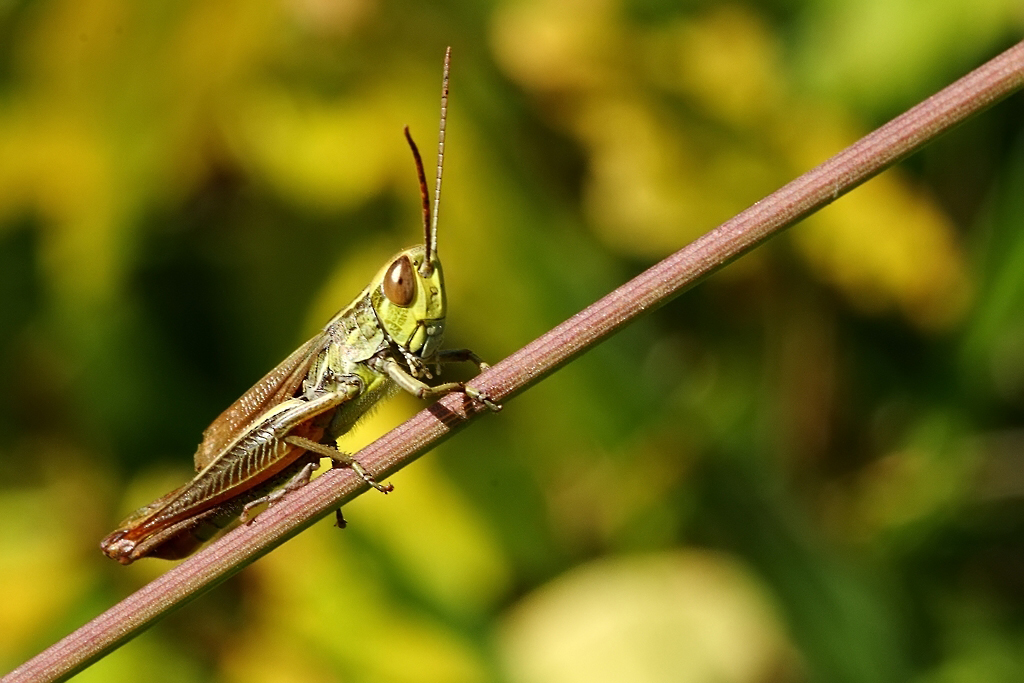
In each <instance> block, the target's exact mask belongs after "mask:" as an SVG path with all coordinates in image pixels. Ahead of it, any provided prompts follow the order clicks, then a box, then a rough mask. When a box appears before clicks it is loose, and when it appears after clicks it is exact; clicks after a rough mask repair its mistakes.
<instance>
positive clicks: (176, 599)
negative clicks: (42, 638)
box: [3, 42, 1024, 683]
mask: <svg viewBox="0 0 1024 683" xmlns="http://www.w3.org/2000/svg"><path fill="white" fill-rule="evenodd" d="M1022 86H1024V42H1022V43H1018V44H1017V45H1015V46H1014V47H1012V48H1010V49H1009V50H1007V51H1006V52H1004V53H1003V54H1001V55H999V56H998V57H996V58H995V59H993V60H991V61H990V62H988V63H986V64H985V65H984V66H982V67H980V68H979V69H977V70H975V71H973V72H971V73H970V74H968V75H967V76H965V77H964V78H961V79H960V80H959V81H957V82H956V83H954V84H953V85H951V86H949V87H947V88H945V89H944V90H942V91H940V92H939V93H937V94H935V95H933V96H932V97H929V98H928V99H927V100H925V101H924V102H922V103H921V104H919V105H917V106H916V107H914V108H913V109H911V110H909V111H908V112H906V113H905V114H903V115H901V116H899V117H897V118H896V119H894V120H892V121H890V122H889V123H887V124H886V125H884V126H882V127H881V128H879V129H878V130H876V131H875V132H873V133H871V134H870V135H868V136H867V137H864V138H862V139H861V140H860V141H859V142H857V143H856V144H854V145H852V146H851V147H848V148H847V149H845V150H843V151H842V152H840V153H839V154H837V155H836V156H834V157H832V158H831V159H829V160H828V161H826V162H825V163H823V164H821V165H820V166H818V167H817V168H815V169H813V170H811V171H808V172H807V173H805V174H804V175H802V176H800V177H799V178H797V179H796V180H794V181H793V182H791V183H789V184H788V185H786V186H785V187H783V188H782V189H780V190H779V191H777V192H775V193H774V194H772V195H770V196H769V197H767V198H765V199H763V200H762V201H760V202H758V203H756V204H754V205H753V206H751V207H750V208H749V209H747V210H746V211H744V212H742V213H740V214H739V215H737V216H736V217H735V218H733V219H732V220H730V221H727V222H726V223H723V224H722V225H720V226H719V227H717V228H716V229H714V230H712V231H711V232H709V233H707V234H706V235H704V236H703V237H701V238H700V239H698V240H696V241H695V242H693V243H691V244H689V245H687V246H686V247H684V248H683V249H681V250H679V251H678V252H676V253H675V254H673V255H672V256H670V257H668V258H667V259H665V260H664V261H662V262H661V263H659V264H657V265H655V266H654V267H653V268H651V269H649V270H647V271H646V272H644V273H642V274H641V275H639V276H637V277H636V278H634V279H633V280H631V281H630V282H627V283H626V284H625V285H623V286H622V287H619V288H618V289H617V290H615V291H614V292H612V293H611V294H609V295H608V296H606V297H604V298H603V299H601V300H600V301H598V302H596V303H594V304H593V305H591V306H589V307H588V308H586V309H585V310H583V311H581V312H579V313H577V314H576V315H574V316H573V317H572V318H570V319H569V320H567V321H565V322H564V323H562V324H561V325H559V326H558V327H556V328H555V329H553V330H551V331H550V332H548V333H547V334H545V335H543V336H541V337H540V338H538V339H536V340H535V341H533V342H532V343H530V344H528V345H527V346H526V347H524V348H522V349H521V350H519V351H517V352H516V353H514V354H512V355H511V356H509V357H508V358H506V359H505V360H503V361H502V362H501V363H499V364H497V365H496V366H494V367H493V368H491V369H490V370H488V371H487V372H485V373H483V374H482V375H480V376H479V377H478V378H477V379H475V380H474V381H473V382H471V384H472V385H473V386H474V387H475V388H477V389H479V390H481V391H483V392H485V393H486V394H488V395H489V396H490V397H491V398H492V399H494V400H495V401H502V400H505V399H507V398H509V397H510V396H512V395H513V394H515V393H517V392H519V391H522V390H523V389H524V388H526V387H527V386H529V385H530V384H532V383H533V382H536V381H537V380H539V379H541V378H542V377H544V376H545V375H547V374H548V373H550V372H552V371H554V370H555V369H556V368H557V367H558V366H559V365H561V364H562V363H565V362H567V361H569V360H570V359H572V358H573V357H574V356H576V355H577V354H579V353H582V352H583V351H585V350H586V349H588V348H590V347H591V346H593V345H594V344H596V343H597V342H599V341H601V340H602V339H604V338H605V337H607V336H608V335H610V334H612V333H613V332H615V331H616V330H617V329H619V328H620V327H622V326H623V325H625V324H626V323H628V322H629V321H631V320H633V319H634V318H636V317H637V316H639V315H641V314H642V313H644V312H646V311H649V310H651V309H653V308H656V307H658V306H660V305H662V304H664V303H665V302H667V301H668V300H669V299H671V298H672V297H673V296H675V295H677V294H679V293H680V292H681V291H682V290H683V289H685V288H686V287H688V286H690V285H692V284H694V283H695V282H697V281H698V280H700V279H701V278H703V277H705V276H706V275H708V274H710V273H712V272H714V271H715V270H717V269H718V268H720V267H722V266H723V265H724V264H726V263H728V262H729V261H731V260H733V259H735V258H737V257H738V256H740V255H741V254H743V253H745V252H747V251H748V250H750V249H752V248H753V247H755V246H757V245H758V244H760V243H761V242H763V241H764V240H766V239H768V238H769V237H771V236H772V235H775V234H776V233H778V232H780V231H781V230H783V229H784V228H786V227H788V226H790V225H792V224H793V223H795V222H796V221H798V220H800V219H801V218H803V217H804V216H806V215H808V214H809V213H811V212H813V211H815V210H817V209H819V208H821V207H823V206H825V205H826V204H828V203H830V202H832V201H834V200H835V199H837V198H838V197H840V196H841V195H843V194H845V193H846V192H849V191H850V190H851V189H853V188H854V187H856V186H857V185H859V184H860V183H862V182H864V181H865V180H867V179H868V178H870V177H872V176H873V175H875V174H876V173H879V172H880V171H882V170H884V169H885V168H887V167H888V166H891V165H892V164H893V163H895V162H896V161H898V160H899V159H901V158H903V157H905V156H906V155H908V154H910V153H911V152H913V151H915V150H917V149H919V148H920V147H922V146H923V145H924V144H926V143H927V142H930V141H931V140H933V139H935V138H936V137H937V136H939V135H940V134H942V133H944V132H945V131H947V130H949V129H950V128H952V127H953V126H955V125H956V124H958V123H960V122H962V121H964V120H965V119H967V118H968V117H970V116H972V115H973V114H976V113H977V112H979V111H981V110H982V109H985V108H986V107H988V106H989V105H991V104H993V103H994V102H996V101H998V100H999V99H1001V98H1003V97H1005V96H1006V95H1008V94H1010V93H1011V92H1013V91H1015V90H1017V89H1019V88H1021V87H1022ZM475 412H477V409H476V408H475V407H473V406H469V405H467V404H466V401H465V396H464V395H463V394H450V395H448V396H445V397H444V398H442V399H441V400H440V401H438V402H437V403H436V404H434V405H432V406H431V407H429V408H427V409H426V410H423V411H421V412H420V413H419V414H417V415H415V416H414V417H412V418H411V419H410V420H408V421H407V422H406V423H404V424H403V425H401V426H399V427H397V428H396V429H394V430H392V431H391V432H389V433H388V434H386V435H385V436H383V437H381V438H380V439H378V440H377V441H375V442H374V443H372V444H371V445H369V446H368V447H366V448H364V449H363V450H362V451H361V452H360V453H358V454H357V457H358V459H359V461H360V462H362V463H363V465H364V467H365V468H366V469H367V470H368V471H369V472H370V473H371V474H373V475H374V476H376V477H378V478H380V477H381V476H383V475H385V474H387V473H390V472H394V471H395V470H397V469H399V468H400V467H402V466H404V465H406V464H408V463H409V462H411V461H412V460H413V459H414V458H415V457H416V456H417V455H419V454H420V453H422V452H423V451H425V450H426V449H427V448H429V447H431V446H434V445H436V444H437V443H438V442H439V441H440V440H442V439H444V438H446V437H447V436H449V435H450V434H451V433H452V432H453V430H455V429H457V428H460V427H462V426H463V425H464V424H465V423H466V421H467V420H468V419H469V418H470V417H471V416H472V414H473V413H475ZM365 489H366V485H365V483H364V482H363V481H362V480H361V479H360V478H359V477H357V476H354V475H353V473H352V472H351V471H349V470H332V471H330V472H327V473H326V474H324V475H323V476H322V477H320V478H319V479H316V480H315V481H313V482H312V483H311V484H310V485H309V486H306V487H304V488H302V489H300V490H298V491H295V492H293V493H291V494H289V495H288V496H286V497H285V498H284V499H283V500H282V501H281V502H280V503H279V504H278V505H276V506H275V507H273V508H271V509H270V510H267V511H266V512H264V513H263V514H261V515H260V516H259V517H257V518H256V520H255V521H254V522H253V523H252V524H251V525H250V526H241V527H238V528H236V529H235V530H233V531H231V532H229V533H228V534H226V535H225V536H224V537H223V538H221V539H220V540H218V541H216V542H214V543H212V544H210V545H209V546H207V547H206V548H204V549H203V550H201V551H200V552H199V553H197V554H196V555H195V556H193V557H192V558H191V559H189V560H187V561H185V562H183V563H182V564H180V565H178V566H177V567H174V568H173V569H171V570H170V571H168V572H167V573H166V574H164V575H163V576H161V577H160V578H158V579H156V580H155V581H153V582H151V583H149V584H148V585H146V586H144V587H143V588H141V589H140V590H138V591H137V592H135V593H134V594H132V595H130V596H128V597H127V598H125V599H124V600H122V601H121V602H120V603H118V604H117V605H115V606H114V607H112V608H110V609H109V610H107V611H106V612H104V613H103V614H101V615H100V616H98V617H96V618H95V619H93V620H92V621H91V622H89V623H88V624H86V625H84V626H82V627H81V628H79V629H78V630H77V631H75V632H74V633H72V634H70V635H69V636H67V637H66V638H64V639H63V640H61V641H60V642H58V643H57V644H55V645H53V646H52V647H50V648H49V649H47V650H45V651H44V652H42V653H41V654H39V655H38V656H36V657H35V658H33V659H31V660H29V661H28V662H26V663H25V664H23V665H22V666H20V667H18V668H17V669H15V670H14V671H13V672H11V673H10V674H8V675H7V676H6V677H5V678H4V679H3V680H4V681H6V682H9V683H13V682H14V681H34V682H36V681H52V680H63V679H66V678H67V677H69V676H71V675H72V674H74V673H75V672H77V671H79V670H81V669H82V668H84V667H85V666H87V665H88V664H89V663H90V662H92V661H94V660H96V659H98V658H99V657H101V656H103V655H104V654H105V653H107V652H109V651H110V650H113V649H114V648H116V647H118V646H120V645H121V644H122V643H124V642H125V641H127V640H128V639H130V638H132V637H133V636H135V635H136V634H138V633H139V631H141V630H142V629H143V628H145V627H146V626H148V625H149V624H150V623H151V622H153V621H154V620H156V619H158V618H160V617H162V616H163V615H164V614H166V613H167V612H168V611H170V610H171V609H174V608H175V607H178V606H180V605H181V604H183V603H184V602H185V601H187V600H189V599H191V598H194V597H196V596H197V595H199V594H200V593H201V592H202V591H205V590H208V589H209V588H211V587H212V586H214V585H216V584H217V583H220V582H221V581H223V580H225V579H226V578H228V577H229V576H231V575H232V574H234V573H235V572H237V571H239V570H240V569H241V568H242V567H244V566H245V565H247V564H249V563H250V562H253V561H254V560H256V559H257V558H258V557H260V556H262V555H264V554H265V553H267V552H269V551H270V550H271V549H273V548H275V547H277V546H278V545H280V544H281V543H283V542H284V541H286V540H288V539H289V538H291V537H292V536H294V535H295V534H297V533H299V532H300V531H302V530H303V529H304V528H306V527H307V526H309V525H311V524H313V522H315V521H317V520H319V519H320V518H321V517H323V516H325V515H327V514H329V513H330V512H331V511H332V510H334V509H336V508H337V507H338V506H339V505H341V504H342V503H344V502H346V501H348V500H351V499H352V498H353V497H355V496H356V495H358V494H359V493H361V492H362V491H363V490H365Z"/></svg>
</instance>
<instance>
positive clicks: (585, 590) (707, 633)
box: [501, 550, 799, 683]
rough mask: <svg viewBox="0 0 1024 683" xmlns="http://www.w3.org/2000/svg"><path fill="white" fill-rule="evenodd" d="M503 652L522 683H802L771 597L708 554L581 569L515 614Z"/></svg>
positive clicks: (730, 563) (731, 564)
mask: <svg viewBox="0 0 1024 683" xmlns="http://www.w3.org/2000/svg"><path fill="white" fill-rule="evenodd" d="M501 646H502V653H503V655H504V659H505V663H506V665H507V667H508V671H509V674H510V680H511V681H512V682H513V683H576V682H579V683H583V682H586V683H605V682H607V683H619V682H620V681H630V682H631V683H660V682H662V681H664V682H665V683H668V682H669V681H687V682H688V683H759V682H760V681H768V680H771V681H785V680H799V677H798V676H796V675H795V658H794V654H793V651H792V649H791V646H790V645H789V643H788V642H787V639H786V636H785V633H784V630H783V628H782V626H781V624H780V622H779V619H778V616H777V615H776V614H775V613H774V609H773V608H772V606H771V604H770V602H769V600H768V599H767V596H766V593H765V591H764V590H763V588H761V587H760V586H759V585H758V584H757V582H756V580H755V579H754V577H753V576H752V575H751V574H750V573H749V572H748V571H747V570H746V569H745V568H744V567H743V566H742V565H741V564H739V563H737V562H736V561H735V560H733V559H730V558H729V557H727V556H724V555H720V554H717V553H713V552H707V551H698V550H688V551H677V552H671V553H663V554H654V555H637V556H633V557H618V558H613V559H605V560H599V561H596V562H592V563H590V564H586V565H581V566H579V567H577V568H575V569H573V570H572V571H571V572H569V573H567V574H565V575H563V576H561V577H559V578H557V579H555V580H554V581H552V582H550V583H548V584H547V585H545V586H544V587H542V588H540V589H539V590H537V591H536V592H534V593H533V594H531V595H528V596H526V597H525V598H524V599H523V600H522V601H520V602H519V603H518V604H517V605H516V607H515V608H514V609H513V610H512V612H511V613H510V614H509V615H508V616H507V617H506V620H505V625H504V629H503V633H502V638H501Z"/></svg>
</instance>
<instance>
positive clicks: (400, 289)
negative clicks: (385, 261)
mask: <svg viewBox="0 0 1024 683" xmlns="http://www.w3.org/2000/svg"><path fill="white" fill-rule="evenodd" d="M384 296H386V297H387V298H388V300H389V301H390V302H391V303H393V304H395V305H396V306H401V307H403V308H404V307H406V306H408V305H409V304H411V303H412V300H413V299H414V298H415V297H416V275H415V269H414V268H413V267H412V261H410V260H409V257H408V256H403V257H402V258H400V259H398V260H397V261H395V262H394V263H392V264H391V267H390V268H388V272H387V274H386V275H385V276H384Z"/></svg>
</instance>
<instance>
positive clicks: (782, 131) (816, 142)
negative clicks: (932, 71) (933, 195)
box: [494, 0, 972, 328]
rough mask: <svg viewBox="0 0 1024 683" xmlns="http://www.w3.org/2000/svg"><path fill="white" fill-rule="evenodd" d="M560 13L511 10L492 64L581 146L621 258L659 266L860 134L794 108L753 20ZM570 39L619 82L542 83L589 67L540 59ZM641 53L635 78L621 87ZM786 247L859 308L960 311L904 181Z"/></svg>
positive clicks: (950, 250) (937, 223)
mask: <svg viewBox="0 0 1024 683" xmlns="http://www.w3.org/2000/svg"><path fill="white" fill-rule="evenodd" d="M571 8H572V3H567V2H565V1H564V0H550V1H545V0H530V1H529V2H522V3H518V4H515V5H513V6H512V8H511V9H508V10H507V11H506V12H505V14H503V15H501V16H500V17H499V19H498V20H497V21H496V23H495V34H494V35H495V38H494V44H495V51H496V53H497V55H498V57H499V59H500V60H501V63H502V64H503V65H504V67H505V68H506V70H507V72H508V73H509V74H510V75H511V76H512V77H513V78H515V79H516V80H517V81H518V82H519V83H520V85H522V86H523V87H525V88H527V89H530V90H533V91H534V92H535V93H536V94H537V97H538V98H540V102H541V103H542V104H543V105H544V106H545V110H546V111H547V113H548V114H549V116H550V117H551V119H552V121H553V122H555V123H557V124H558V125H560V126H563V127H564V128H565V129H566V130H567V132H569V133H570V134H571V135H573V136H574V137H576V138H577V139H578V140H579V142H580V144H581V145H583V147H584V148H585V149H586V151H587V154H588V178H587V184H586V188H585V196H584V199H585V209H586V211H587V214H588V217H589V218H590V221H591V224H592V226H593V228H594V229H595V230H596V231H597V234H598V235H599V236H600V237H601V239H602V240H603V241H604V242H605V243H606V244H607V245H609V246H610V247H612V248H614V249H616V250H617V251H619V252H621V253H623V254H627V255H635V256H640V257H644V258H660V257H662V256H665V255H667V254H668V253H670V252H672V251H674V250H676V249H678V248H680V247H682V246H683V245H684V244H685V243H686V242H687V241H689V240H691V239H694V238H695V237H697V236H698V235H700V234H702V233H704V232H706V231H707V230H709V229H711V228H712V227H714V225H715V224H716V223H718V222H721V221H723V220H725V219H727V218H728V217H729V216H731V215H732V214H734V213H736V212H738V211H740V210H741V209H743V208H745V207H746V206H748V205H749V204H750V203H752V202H753V201H755V200H757V199H759V198H760V197H761V196H762V195H763V194H765V193H767V192H770V191H771V190H772V189H773V188H774V187H777V186H778V185H779V184H781V183H783V182H785V181H786V180H788V179H789V178H790V177H792V174H793V173H799V172H802V171H804V170H807V169H809V168H811V167H812V166H814V165H816V164H818V163H820V162H821V161H824V160H825V159H826V158H827V157H828V156H830V155H831V154H834V153H836V152H838V151H839V150H841V149H842V148H843V147H844V146H845V145H847V144H850V143H852V142H853V141H854V140H855V139H856V137H857V134H858V133H862V132H864V131H854V130H851V127H850V125H849V124H848V123H847V122H846V120H845V119H844V118H843V117H842V116H840V115H838V114H835V113H832V112H831V111H830V110H828V109H827V108H826V107H823V106H820V105H818V104H816V103H815V102H814V101H813V100H812V99H810V98H808V97H807V96H799V95H797V93H796V90H795V89H794V88H793V86H791V85H788V82H789V76H788V75H787V72H786V65H785V64H784V62H783V60H782V59H781V58H780V56H779V48H778V46H777V44H776V42H777V41H776V40H775V39H774V38H773V37H772V34H771V33H770V31H769V29H768V27H767V26H766V25H765V24H764V23H763V22H762V20H761V19H760V18H759V17H758V16H757V15H756V14H754V12H753V10H752V9H751V8H750V7H747V6H740V5H721V6H716V7H713V8H710V9H708V10H706V12H705V13H704V15H703V16H696V17H693V18H687V19H681V20H679V21H677V22H676V23H670V24H668V25H667V26H662V27H659V28H658V29H656V30H651V31H649V32H644V31H638V30H636V29H635V28H634V29H633V30H630V31H627V30H624V29H623V28H622V27H623V26H626V24H624V23H623V22H619V21H616V14H617V9H619V8H616V7H610V6H609V5H608V3H603V4H602V5H600V6H599V8H598V9H596V10H595V11H592V12H587V13H585V17H584V18H582V19H580V18H579V17H578V16H577V15H578V13H575V12H573V11H571ZM592 24H598V26H592ZM579 31H583V32H584V33H585V34H586V35H588V36H589V35H592V34H595V33H598V32H603V33H607V34H608V35H609V37H608V41H609V42H610V44H611V45H621V46H622V47H621V49H619V50H615V49H609V52H610V53H612V54H617V55H618V56H619V57H620V58H621V65H620V66H619V67H618V69H616V68H615V65H611V66H609V67H608V69H607V71H609V72H610V74H611V75H608V76H606V77H605V78H603V79H596V78H582V77H580V78H570V77H559V78H550V79H547V80H545V79H543V78H541V77H539V76H537V71H538V69H539V67H538V66H537V65H538V64H544V65H545V67H546V68H547V69H548V70H549V71H550V72H552V73H555V74H560V73H569V74H579V73H584V72H586V70H587V69H585V68H584V66H587V68H589V69H594V70H596V69H597V66H596V64H594V63H593V62H594V60H595V59H596V58H592V57H591V56H590V55H589V54H587V53H586V52H585V51H581V50H579V49H575V48H571V46H573V45H576V43H577V42H580V43H583V42H584V40H583V38H579V39H578V41H577V40H575V39H569V38H564V39H563V40H561V41H557V45H558V46H559V47H558V48H557V49H556V48H553V47H552V46H551V43H552V40H553V39H552V38H551V36H564V35H568V36H575V34H576V32H579ZM565 45H569V46H570V47H569V48H567V47H565ZM606 49H608V48H607V45H606ZM602 54H604V53H603V52H602ZM539 55H540V56H539ZM636 55H640V64H639V65H636V66H635V68H636V69H638V70H639V72H640V74H641V78H639V79H637V78H636V77H633V78H626V77H625V75H624V73H623V71H622V70H623V69H624V68H625V67H626V65H629V66H634V65H633V61H634V60H635V59H637V57H636ZM620 74H621V75H620ZM672 98H682V99H681V101H680V100H673V99H672ZM795 235H796V236H795V238H794V239H795V240H796V244H797V246H798V253H799V254H800V255H801V256H803V257H804V258H805V259H806V260H807V261H808V262H809V264H810V265H811V266H812V270H813V272H814V273H816V274H817V275H818V277H820V278H821V279H822V280H823V281H825V282H828V283H829V284H831V285H833V286H835V287H836V288H838V289H839V290H840V291H841V292H843V294H844V295H845V296H846V297H847V298H849V299H850V301H851V302H852V303H853V304H854V305H856V306H857V307H858V308H860V309H862V310H865V311H869V312H872V313H881V312H885V311H889V310H896V311H898V312H900V313H902V314H903V315H906V316H907V317H908V318H909V319H910V320H911V321H913V322H914V323H916V324H918V325H921V326H923V327H926V328H934V327H944V326H948V325H949V324H951V323H953V322H955V321H956V320H959V319H960V317H961V316H962V315H963V313H964V311H965V310H966V308H967V305H968V303H969V302H970V300H971V291H972V287H971V284H970V282H969V280H968V276H967V269H966V266H965V264H964V262H963V254H962V251H961V249H960V247H959V245H958V239H957V235H956V232H955V229H954V227H953V225H952V224H951V222H950V220H949V219H948V218H947V217H946V216H945V215H944V214H943V213H942V212H941V210H940V209H939V208H938V207H937V206H936V205H935V203H934V202H933V201H931V200H930V199H929V198H928V197H926V196H924V195H923V193H922V192H921V191H920V190H917V189H915V188H914V186H913V184H912V183H911V182H909V181H908V180H907V179H906V178H905V177H903V176H901V175H899V174H896V173H889V174H887V175H885V176H883V177H882V178H881V179H876V180H875V181H873V182H872V183H871V184H870V185H869V186H868V187H867V188H864V189H860V190H857V191H855V192H854V193H853V194H852V195H851V196H850V197H849V198H844V199H843V201H842V202H841V203H840V205H839V207H837V208H835V209H832V210H830V211H826V212H823V213H822V214H821V216H816V217H815V218H814V219H813V220H812V221H808V224H807V225H801V226H798V227H797V228H796V229H795Z"/></svg>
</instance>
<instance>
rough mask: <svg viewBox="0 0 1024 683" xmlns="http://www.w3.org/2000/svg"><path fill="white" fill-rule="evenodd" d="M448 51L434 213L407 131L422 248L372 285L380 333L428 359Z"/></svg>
mask: <svg viewBox="0 0 1024 683" xmlns="http://www.w3.org/2000/svg"><path fill="white" fill-rule="evenodd" d="M450 63H451V48H448V50H447V52H445V56H444V78H443V80H442V83H441V131H440V134H439V135H438V142H437V178H436V179H435V180H434V211H433V213H431V211H430V198H429V196H428V194H427V178H426V174H425V173H424V172H423V159H422V158H421V157H420V151H419V149H417V148H416V143H415V142H413V140H412V135H410V134H409V127H408V126H406V127H405V139H406V140H407V141H408V143H409V147H410V149H412V156H413V159H414V160H415V162H416V174H417V176H418V177H419V181H420V198H421V199H422V201H423V232H424V239H423V246H417V247H411V248H409V249H406V250H405V251H402V252H399V253H398V254H397V255H396V256H395V257H394V258H393V259H391V262H390V263H389V264H388V265H386V266H384V268H383V269H382V270H381V272H380V273H379V274H378V275H377V279H376V280H374V282H380V285H379V286H377V288H376V289H375V290H374V291H373V293H372V294H371V297H370V301H371V303H372V305H373V308H374V310H375V311H376V312H377V318H378V319H379V320H380V322H381V324H382V325H383V326H384V331H385V333H386V334H387V335H388V337H389V338H390V339H391V341H393V342H394V343H396V344H398V345H399V346H401V347H402V348H403V349H404V350H405V351H406V352H408V353H409V354H412V355H413V356H416V357H418V358H420V359H423V360H428V361H429V360H430V359H431V358H432V357H433V356H434V354H435V353H436V352H437V350H438V349H440V348H441V340H442V338H443V337H444V319H445V307H446V302H445V294H444V275H443V274H442V273H441V261H440V259H438V257H437V213H438V210H439V208H440V204H441V171H442V170H443V169H444V136H445V124H446V120H447V114H448V69H449V66H450Z"/></svg>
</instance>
